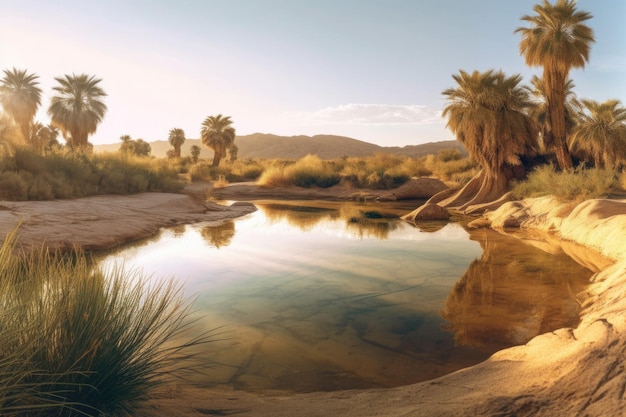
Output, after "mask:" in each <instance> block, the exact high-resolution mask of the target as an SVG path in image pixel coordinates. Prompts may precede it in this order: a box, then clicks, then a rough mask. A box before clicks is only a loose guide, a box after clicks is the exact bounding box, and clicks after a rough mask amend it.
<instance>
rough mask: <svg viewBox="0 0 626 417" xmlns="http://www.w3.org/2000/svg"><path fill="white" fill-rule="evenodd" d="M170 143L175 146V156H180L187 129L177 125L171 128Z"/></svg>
mask: <svg viewBox="0 0 626 417" xmlns="http://www.w3.org/2000/svg"><path fill="white" fill-rule="evenodd" d="M167 139H168V140H169V142H170V145H172V147H173V148H174V156H175V157H177V158H180V147H181V146H182V145H183V143H185V131H184V130H183V129H179V128H177V127H175V128H173V129H172V130H170V134H169V136H168V138H167Z"/></svg>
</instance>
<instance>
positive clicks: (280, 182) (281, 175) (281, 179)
mask: <svg viewBox="0 0 626 417" xmlns="http://www.w3.org/2000/svg"><path fill="white" fill-rule="evenodd" d="M257 183H258V184H259V185H261V186H265V187H287V186H289V185H292V184H293V182H292V180H291V178H289V177H287V175H286V173H285V168H284V167H280V166H273V167H270V168H267V169H266V170H265V171H263V174H261V176H260V177H259V180H258V181H257Z"/></svg>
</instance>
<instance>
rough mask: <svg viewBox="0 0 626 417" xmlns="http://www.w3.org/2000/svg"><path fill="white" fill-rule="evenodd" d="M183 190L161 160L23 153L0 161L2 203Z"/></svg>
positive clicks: (75, 154)
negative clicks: (5, 201)
mask: <svg viewBox="0 0 626 417" xmlns="http://www.w3.org/2000/svg"><path fill="white" fill-rule="evenodd" d="M181 187H182V184H181V183H180V182H179V181H178V176H177V173H176V172H175V171H174V170H172V169H171V168H170V167H169V165H168V164H167V162H166V161H165V160H157V159H151V158H141V157H133V156H129V155H122V154H119V153H115V154H94V155H86V154H82V153H71V152H64V151H56V152H51V153H49V154H47V155H40V154H38V153H37V152H35V151H33V150H31V149H29V148H23V147H17V148H16V149H15V151H14V152H13V154H12V155H6V154H5V155H2V156H0V199H5V200H50V199H55V198H59V199H62V198H76V197H85V196H89V195H96V194H132V193H140V192H145V191H177V190H179V189H180V188H181Z"/></svg>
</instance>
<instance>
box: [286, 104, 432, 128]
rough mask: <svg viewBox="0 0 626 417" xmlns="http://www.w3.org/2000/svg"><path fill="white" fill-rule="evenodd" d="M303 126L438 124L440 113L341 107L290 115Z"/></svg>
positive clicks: (375, 106)
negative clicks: (317, 124) (308, 124)
mask: <svg viewBox="0 0 626 417" xmlns="http://www.w3.org/2000/svg"><path fill="white" fill-rule="evenodd" d="M293 118H294V119H295V120H297V121H301V122H304V123H323V124H346V125H424V124H434V123H442V122H443V121H442V119H441V110H439V109H434V108H431V107H427V106H419V105H397V104H344V105H340V106H336V107H327V108H325V109H321V110H317V111H314V112H302V113H296V114H294V115H293Z"/></svg>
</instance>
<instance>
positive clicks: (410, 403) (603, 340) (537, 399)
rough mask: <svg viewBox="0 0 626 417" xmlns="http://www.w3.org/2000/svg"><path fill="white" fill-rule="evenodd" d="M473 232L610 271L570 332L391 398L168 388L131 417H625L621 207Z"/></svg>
mask: <svg viewBox="0 0 626 417" xmlns="http://www.w3.org/2000/svg"><path fill="white" fill-rule="evenodd" d="M476 225H477V226H489V225H490V226H492V227H493V228H495V229H502V228H503V227H505V226H506V227H516V228H524V229H532V230H537V231H544V232H546V233H544V234H536V235H535V237H534V240H535V242H533V244H535V245H537V246H541V245H543V244H547V242H549V241H550V240H552V239H555V238H557V239H558V238H561V239H567V240H571V241H574V242H577V243H580V244H582V245H585V246H587V247H591V248H593V249H595V250H597V251H599V252H601V253H603V254H604V255H606V256H609V257H611V258H613V259H614V260H615V261H616V262H615V263H614V264H612V265H610V266H606V264H604V265H602V268H603V269H602V270H601V271H600V272H599V273H597V274H596V275H594V277H593V278H592V283H591V285H590V286H589V288H588V290H587V292H586V294H581V297H580V301H581V303H582V305H583V314H582V320H581V323H580V324H579V325H578V327H577V328H575V329H560V330H557V331H555V332H551V333H547V334H543V335H540V336H537V337H535V338H534V339H532V340H531V341H530V342H529V343H527V344H526V345H523V346H518V347H513V348H510V349H506V350H503V351H500V352H497V353H496V354H494V355H493V356H492V357H491V358H490V359H488V360H487V361H485V362H483V363H481V364H478V365H476V366H473V367H471V368H467V369H463V370H460V371H457V372H455V373H452V374H450V375H447V376H444V377H442V378H439V379H436V380H432V381H427V382H423V383H419V384H415V385H410V386H405V387H399V388H393V389H381V390H363V391H342V392H331V393H311V394H300V395H281V394H280V393H265V394H250V393H245V392H236V391H227V390H224V391H216V390H212V391H203V390H194V389H189V388H176V387H170V388H169V390H168V391H167V392H163V393H161V395H160V398H158V399H156V400H155V401H153V402H152V403H151V404H150V405H149V406H148V407H146V408H145V409H144V410H142V413H141V415H143V416H148V417H157V416H158V417H161V416H201V415H205V416H206V415H232V416H268V417H269V416H273V417H280V416H285V417H286V416H290V417H292V416H348V417H351V416H622V415H626V409H625V407H624V406H625V405H626V403H625V398H624V397H625V391H626V373H625V372H624V369H625V365H624V359H625V357H626V336H625V333H624V330H625V327H626V319H625V318H626V314H625V311H626V297H624V296H623V293H624V288H626V238H625V236H626V234H625V232H626V200H625V201H614V200H593V201H587V202H584V203H582V204H580V205H573V204H561V203H559V202H558V201H556V200H554V199H551V198H541V199H530V200H526V201H524V202H513V203H507V204H505V205H504V206H503V207H502V208H500V209H498V210H497V211H496V212H494V213H491V214H489V215H488V216H486V217H485V218H484V219H482V220H481V221H479V222H477V223H476ZM502 231H503V232H505V229H502ZM542 236H543V237H542Z"/></svg>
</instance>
